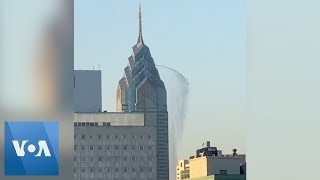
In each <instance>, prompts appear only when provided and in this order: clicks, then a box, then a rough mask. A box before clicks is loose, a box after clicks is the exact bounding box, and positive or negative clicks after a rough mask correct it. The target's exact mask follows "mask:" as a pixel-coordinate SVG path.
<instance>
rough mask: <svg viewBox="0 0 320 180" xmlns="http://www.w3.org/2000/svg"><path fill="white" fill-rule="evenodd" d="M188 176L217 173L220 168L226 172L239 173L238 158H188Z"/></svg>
mask: <svg viewBox="0 0 320 180" xmlns="http://www.w3.org/2000/svg"><path fill="white" fill-rule="evenodd" d="M189 167H190V178H196V177H203V176H209V175H218V174H220V173H221V172H220V171H221V170H226V171H227V174H234V175H239V174H240V158H238V157H214V156H209V157H199V158H195V159H190V160H189Z"/></svg>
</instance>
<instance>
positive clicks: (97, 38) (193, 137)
mask: <svg viewBox="0 0 320 180" xmlns="http://www.w3.org/2000/svg"><path fill="white" fill-rule="evenodd" d="M139 2H140V3H141V6H142V25H143V30H142V31H143V38H144V42H145V44H146V45H147V46H148V47H149V48H150V51H151V55H152V57H153V59H154V60H155V63H156V64H159V65H165V66H168V67H171V68H174V69H176V70H177V71H179V72H180V73H182V74H183V75H184V76H185V77H186V78H187V79H188V80H189V83H190V92H189V104H188V112H187V116H186V120H185V122H184V133H183V136H182V137H181V147H179V152H180V153H179V155H178V156H179V158H187V157H189V156H190V155H192V154H194V153H195V150H196V149H197V148H199V147H201V145H202V143H203V142H204V141H207V140H210V141H211V143H212V144H213V145H215V146H217V147H218V148H219V149H222V150H223V152H224V153H231V150H232V149H233V148H237V149H238V151H239V153H245V133H246V129H245V127H246V125H245V124H246V123H245V122H246V121H245V117H244V105H245V102H244V100H245V98H244V97H245V83H246V82H245V65H246V64H245V43H246V42H245V39H246V37H245V35H246V34H245V8H244V7H245V4H244V1H242V0H239V1H233V0H226V1H217V0H213V1H168V0H165V1H152V2H151V1H102V0H94V1H86V0H77V1H75V22H74V24H75V28H74V37H75V38H74V47H75V61H74V67H75V69H83V70H84V69H99V67H100V69H101V71H102V84H103V90H102V96H103V109H105V110H107V111H115V99H116V97H115V96H116V89H117V84H118V81H119V80H120V78H121V77H122V76H123V69H124V68H125V67H126V65H127V63H128V59H127V58H128V57H129V56H130V55H131V53H132V49H131V48H132V46H133V45H134V44H135V43H136V41H137V38H138V8H139ZM159 71H160V74H161V69H159ZM163 80H164V79H163ZM164 81H165V80H164ZM165 83H166V82H165ZM167 89H168V88H167ZM168 93H170V92H168ZM169 121H170V120H169ZM180 148H181V150H180Z"/></svg>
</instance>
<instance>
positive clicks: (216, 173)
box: [176, 141, 245, 180]
mask: <svg viewBox="0 0 320 180" xmlns="http://www.w3.org/2000/svg"><path fill="white" fill-rule="evenodd" d="M203 146H204V147H202V148H201V149H198V150H197V151H196V155H193V156H191V157H190V158H189V159H188V160H180V161H179V164H178V166H177V169H176V170H177V178H176V179H177V180H182V179H196V178H200V179H201V178H202V179H203V178H204V179H206V178H209V179H210V178H211V179H212V178H213V179H224V178H225V177H230V179H235V180H236V179H239V180H240V179H243V178H244V179H245V169H243V165H244V164H245V155H238V154H237V153H236V149H234V150H233V154H231V155H222V152H221V151H220V150H218V149H217V148H216V147H211V146H210V142H209V141H207V142H206V143H204V144H203Z"/></svg>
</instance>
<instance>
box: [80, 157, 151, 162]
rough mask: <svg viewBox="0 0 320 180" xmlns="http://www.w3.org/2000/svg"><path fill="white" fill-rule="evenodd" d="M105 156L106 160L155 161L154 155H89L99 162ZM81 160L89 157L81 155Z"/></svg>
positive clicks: (90, 158) (91, 158)
mask: <svg viewBox="0 0 320 180" xmlns="http://www.w3.org/2000/svg"><path fill="white" fill-rule="evenodd" d="M104 158H105V160H106V161H114V162H119V161H120V160H121V161H124V162H126V161H129V160H130V161H131V162H136V161H138V160H139V161H145V160H148V161H153V157H152V156H148V157H147V158H146V157H144V156H140V157H137V156H130V157H128V156H123V157H120V156H107V157H102V156H100V157H96V158H94V157H88V160H89V161H90V162H93V161H94V160H95V159H96V160H97V161H98V162H102V161H103V159H104ZM77 160H78V158H77V157H74V161H77ZM80 160H81V162H86V161H87V157H80Z"/></svg>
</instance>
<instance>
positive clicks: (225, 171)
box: [220, 170, 228, 175]
mask: <svg viewBox="0 0 320 180" xmlns="http://www.w3.org/2000/svg"><path fill="white" fill-rule="evenodd" d="M220 174H224V175H226V174H228V171H227V170H220Z"/></svg>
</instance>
